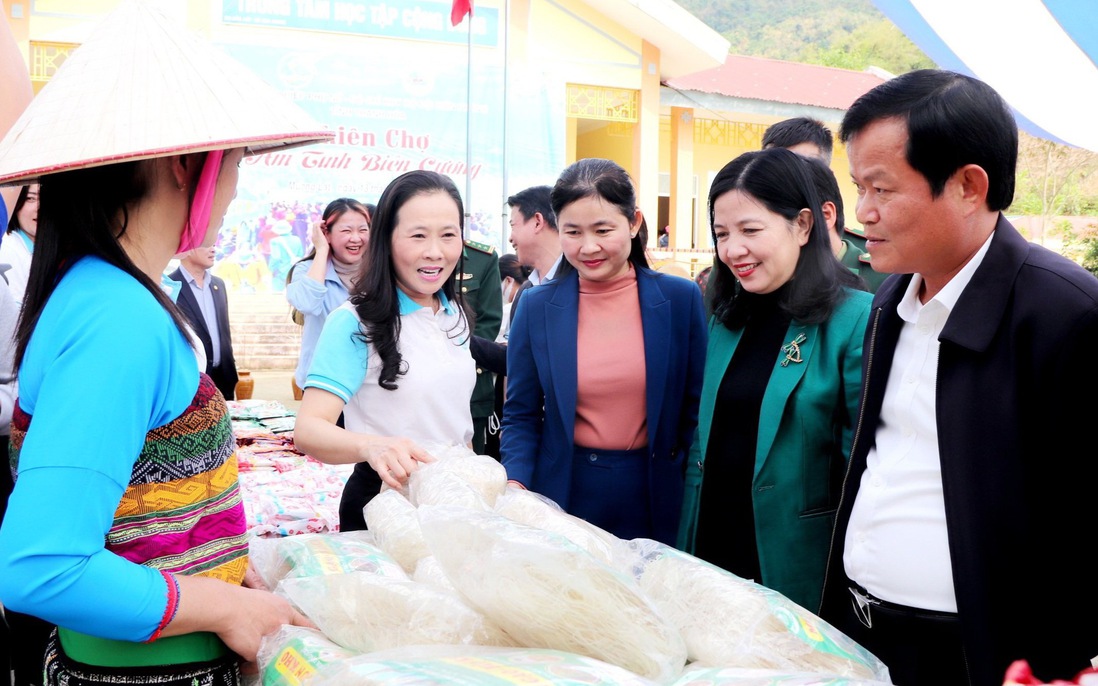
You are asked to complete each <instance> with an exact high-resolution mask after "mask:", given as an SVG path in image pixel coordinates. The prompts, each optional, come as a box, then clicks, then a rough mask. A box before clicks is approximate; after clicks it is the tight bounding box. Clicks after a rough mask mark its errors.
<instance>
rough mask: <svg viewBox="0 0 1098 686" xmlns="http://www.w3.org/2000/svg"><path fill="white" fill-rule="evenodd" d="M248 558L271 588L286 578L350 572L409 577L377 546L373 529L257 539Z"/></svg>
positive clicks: (249, 545) (401, 577) (250, 543)
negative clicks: (371, 530)
mask: <svg viewBox="0 0 1098 686" xmlns="http://www.w3.org/2000/svg"><path fill="white" fill-rule="evenodd" d="M248 557H249V560H250V561H251V563H252V565H253V566H254V567H255V568H256V571H258V572H259V574H260V576H261V577H262V578H263V581H264V583H266V584H267V587H268V588H274V587H275V586H277V585H278V582H279V581H281V580H282V579H285V578H292V577H300V576H320V575H323V574H344V573H346V572H370V573H373V574H381V575H383V576H390V577H393V578H395V579H407V578H408V575H407V574H405V572H404V570H403V569H402V568H401V567H400V565H399V564H397V562H396V560H394V559H393V558H392V557H390V556H389V555H387V554H386V553H385V552H384V551H382V550H381V549H380V548H378V547H377V546H376V545H375V543H374V535H373V533H372V532H369V531H346V532H341V533H334V532H333V533H324V534H301V535H298V536H285V537H281V538H253V539H252V540H251V541H250V542H249V544H248Z"/></svg>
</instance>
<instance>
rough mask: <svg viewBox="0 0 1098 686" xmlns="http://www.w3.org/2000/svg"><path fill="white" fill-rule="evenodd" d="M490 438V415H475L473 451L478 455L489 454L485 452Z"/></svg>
mask: <svg viewBox="0 0 1098 686" xmlns="http://www.w3.org/2000/svg"><path fill="white" fill-rule="evenodd" d="M487 439H488V417H473V452H474V453H476V454H477V455H487V453H485V452H484V449H485V445H486V441H487Z"/></svg>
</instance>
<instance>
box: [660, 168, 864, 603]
mask: <svg viewBox="0 0 1098 686" xmlns="http://www.w3.org/2000/svg"><path fill="white" fill-rule="evenodd" d="M812 178H813V177H812V176H811V173H810V171H809V169H808V168H807V162H806V161H805V160H804V159H802V158H801V157H799V156H798V155H796V154H795V153H791V152H789V151H788V150H784V149H771V150H763V151H758V152H750V153H746V154H744V155H741V156H740V157H738V158H736V159H735V160H733V161H732V162H730V163H728V165H726V166H725V167H724V169H722V170H721V171H720V173H719V174H717V176H716V178H715V179H714V180H713V185H712V187H711V189H710V193H709V220H710V225H711V226H712V232H713V241H714V244H715V245H716V246H717V259H716V260H715V264H714V274H715V276H714V278H713V281H712V284H711V288H712V289H713V291H714V292H713V294H712V297H713V301H712V302H713V308H714V309H713V316H712V318H711V320H710V323H709V347H708V352H707V357H706V364H705V377H704V384H703V386H702V395H701V407H700V410H699V424H698V438H697V439H696V440H695V441H694V444H693V448H692V451H691V458H690V460H689V462H688V466H687V474H686V492H685V499H684V503H683V515H682V520H681V524H680V531H679V540H678V543H679V547H680V548H682V549H683V550H686V551H687V552H691V553H694V554H695V555H697V556H698V557H700V558H702V559H705V560H707V561H709V562H712V563H713V564H716V565H717V566H720V567H722V568H724V569H727V570H728V571H730V572H732V573H734V574H737V575H739V576H741V577H744V578H749V579H754V580H755V581H757V582H759V583H762V584H764V585H765V586H768V587H769V588H773V589H774V590H777V591H779V592H780V593H782V594H783V595H785V596H787V597H788V598H790V599H791V600H793V601H794V602H796V603H798V604H799V605H801V606H803V607H805V608H808V609H810V610H812V611H815V610H816V609H817V608H818V607H819V603H820V594H821V590H822V588H823V577H824V568H825V566H826V563H827V550H828V544H829V541H830V536H831V526H832V523H833V519H834V513H835V509H836V508H837V507H838V494H839V492H840V489H841V486H842V484H841V480H842V475H843V472H844V466H845V459H846V456H847V454H848V453H849V450H850V444H851V439H852V436H851V430H852V426H853V422H854V417H855V415H856V410H857V405H858V389H859V387H860V380H861V362H862V360H861V358H862V338H863V334H864V333H865V327H866V322H867V319H868V316H869V305H870V302H871V300H872V296H871V295H870V294H869V293H866V292H864V291H862V290H860V289H861V288H863V286H862V283H861V281H860V280H859V279H858V277H857V276H856V275H854V274H853V273H851V272H850V270H848V269H846V268H845V267H843V265H842V264H840V263H839V262H838V260H836V259H835V257H834V255H833V254H832V252H831V247H830V242H829V236H828V229H827V224H826V222H825V221H824V217H823V215H822V213H821V211H820V200H819V194H818V192H817V191H816V189H815V187H814V184H813V180H812ZM703 496H704V497H703Z"/></svg>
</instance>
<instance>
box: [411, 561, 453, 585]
mask: <svg viewBox="0 0 1098 686" xmlns="http://www.w3.org/2000/svg"><path fill="white" fill-rule="evenodd" d="M412 581H414V582H416V583H418V584H425V585H427V586H431V587H432V588H437V589H439V590H442V591H447V592H449V593H457V589H456V588H454V584H453V583H452V582H451V581H450V578H449V577H448V576H446V570H444V569H443V568H442V565H440V564H439V563H438V559H437V558H436V557H435V556H434V555H428V556H427V557H425V558H423V559H422V560H420V561H419V562H417V563H416V571H415V573H414V574H412Z"/></svg>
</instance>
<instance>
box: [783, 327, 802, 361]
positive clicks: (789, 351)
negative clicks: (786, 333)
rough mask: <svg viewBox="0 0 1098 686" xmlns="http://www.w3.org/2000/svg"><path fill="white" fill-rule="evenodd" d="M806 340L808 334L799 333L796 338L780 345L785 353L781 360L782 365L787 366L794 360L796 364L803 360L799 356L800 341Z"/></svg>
mask: <svg viewBox="0 0 1098 686" xmlns="http://www.w3.org/2000/svg"><path fill="white" fill-rule="evenodd" d="M807 340H808V336H805V335H804V334H803V333H799V334H797V337H796V338H794V339H793V340H791V341H789V342H788V343H786V344H785V345H783V346H782V352H783V353H785V359H784V360H782V366H783V367H788V366H789V363H790V362H796V363H798V364H800V363H801V362H804V359H803V358H802V357H801V343H804V342H805V341H807Z"/></svg>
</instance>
